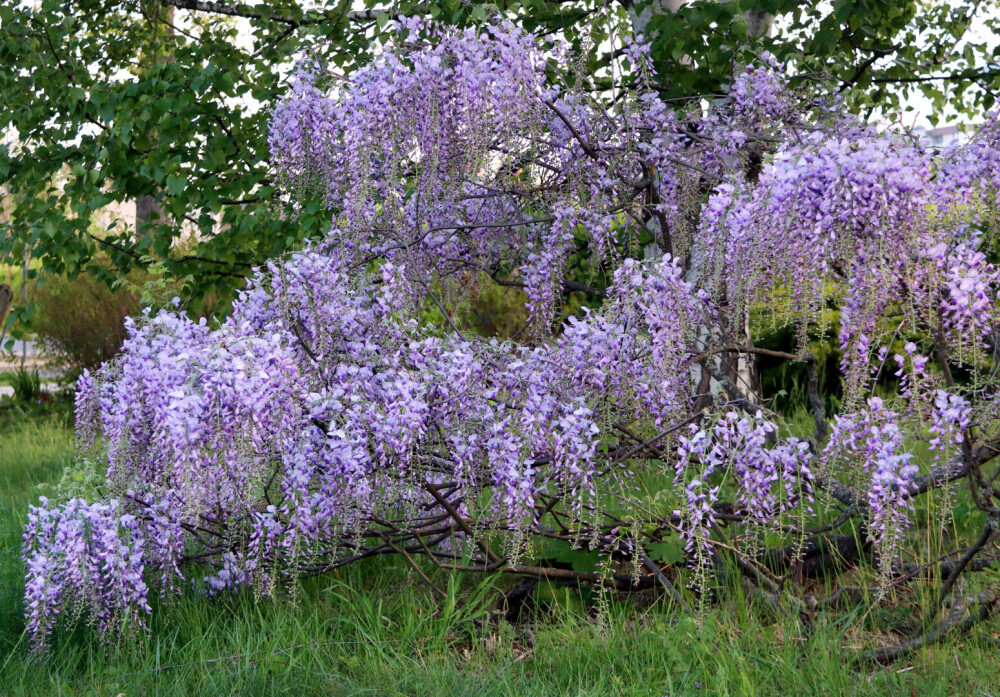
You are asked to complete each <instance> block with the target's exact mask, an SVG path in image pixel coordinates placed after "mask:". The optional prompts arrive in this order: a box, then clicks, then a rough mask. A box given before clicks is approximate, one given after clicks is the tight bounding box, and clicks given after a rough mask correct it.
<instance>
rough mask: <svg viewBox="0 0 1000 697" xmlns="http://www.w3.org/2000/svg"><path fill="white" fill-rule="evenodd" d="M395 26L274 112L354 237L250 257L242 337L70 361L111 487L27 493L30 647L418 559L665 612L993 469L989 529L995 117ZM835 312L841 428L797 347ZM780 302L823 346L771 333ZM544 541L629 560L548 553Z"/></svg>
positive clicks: (153, 339)
mask: <svg viewBox="0 0 1000 697" xmlns="http://www.w3.org/2000/svg"><path fill="white" fill-rule="evenodd" d="M397 33H398V36H397V40H396V42H395V43H394V44H392V45H390V46H389V47H388V48H387V50H386V51H385V53H384V55H382V56H381V57H380V58H379V59H378V60H376V61H374V62H373V63H372V64H371V65H369V66H368V67H366V68H364V69H361V70H359V71H358V72H356V73H354V74H352V75H350V76H349V77H348V78H344V79H338V80H336V81H335V85H334V86H333V87H331V85H330V84H328V83H329V82H330V80H331V76H330V75H329V74H328V73H327V72H326V70H325V68H324V66H322V65H318V64H316V63H315V62H312V61H310V60H305V61H303V62H302V63H301V64H300V66H299V68H298V70H297V72H296V75H295V77H294V80H293V83H292V87H291V91H290V93H289V95H288V96H287V98H286V99H285V100H284V101H283V102H282V103H281V104H279V105H278V106H277V107H276V108H275V110H274V112H273V118H272V124H271V136H270V144H271V150H272V157H273V162H274V167H275V172H276V175H277V177H278V179H279V180H280V181H282V182H283V183H284V185H285V186H286V187H287V190H288V192H289V195H290V196H291V197H293V198H294V200H296V201H301V202H303V205H305V203H306V202H308V201H319V202H320V203H321V204H322V205H324V206H326V207H328V208H329V210H330V215H331V220H332V227H331V231H330V233H329V235H328V236H327V237H326V238H325V239H323V240H320V241H315V242H313V243H312V244H310V245H309V246H307V247H305V248H304V249H302V250H300V251H298V252H296V253H294V254H291V255H289V256H287V257H285V258H282V259H276V260H273V261H272V262H270V263H269V264H267V265H266V266H265V267H263V268H260V269H256V270H255V272H254V274H253V276H252V278H250V279H249V281H248V285H247V287H246V289H245V290H244V291H243V292H242V294H241V296H240V298H239V299H238V301H237V302H236V303H235V306H234V308H233V310H232V312H231V313H230V314H229V315H228V316H227V317H226V318H225V319H224V320H222V321H220V322H215V323H211V324H210V323H208V322H206V321H205V320H201V321H194V320H191V319H189V318H188V317H187V316H186V315H185V314H184V313H183V312H182V311H180V310H169V311H166V310H165V311H160V312H155V313H154V312H147V313H146V314H145V315H143V316H142V317H140V318H138V319H136V320H134V321H132V320H130V322H129V325H128V332H129V338H128V340H127V341H126V342H125V345H124V348H123V350H122V353H121V355H120V356H119V357H117V358H115V359H114V360H112V361H111V362H109V363H108V364H106V365H105V366H104V367H103V368H102V369H101V370H100V371H98V372H96V373H94V374H88V373H85V374H84V375H83V376H82V377H81V378H80V381H79V384H78V394H77V433H78V441H79V448H80V458H81V461H87V462H96V463H98V466H99V468H100V471H101V486H100V487H99V492H98V493H99V496H98V497H96V498H93V499H92V500H91V501H87V500H84V499H82V498H72V499H69V500H48V499H42V500H41V501H40V502H39V504H38V506H35V507H33V508H32V509H31V512H30V515H29V521H28V525H27V527H26V529H25V535H24V561H25V564H26V568H27V583H26V591H25V593H26V614H27V623H28V633H29V635H30V637H31V640H32V642H33V644H34V646H36V648H41V647H44V646H45V645H46V642H48V641H49V638H50V636H51V634H52V631H53V627H54V626H56V624H57V619H58V618H59V617H66V616H77V615H79V614H80V613H84V614H86V615H87V616H88V617H89V618H90V619H91V620H92V621H93V622H94V624H95V626H96V627H97V629H98V631H99V632H100V633H101V634H102V635H104V636H105V637H108V638H110V637H112V636H118V635H121V633H122V631H123V630H141V629H142V628H143V627H145V623H146V617H147V616H148V614H149V613H150V594H151V593H155V592H158V593H160V594H161V595H163V597H164V598H170V597H172V596H173V595H175V594H177V593H179V592H184V591H185V589H189V588H191V587H192V586H194V587H195V588H196V589H200V590H201V592H205V593H209V594H221V593H226V592H230V591H234V590H238V589H241V588H251V589H253V591H254V592H256V593H258V594H259V595H263V596H270V595H274V594H277V593H280V592H282V591H283V590H284V589H286V588H290V587H292V586H293V585H294V583H295V582H296V579H298V578H300V577H302V576H308V575H313V574H318V573H323V572H325V571H329V570H332V569H334V568H337V567H338V566H341V565H344V564H349V563H352V562H353V561H356V560H359V559H363V558H367V557H372V556H377V555H382V554H393V553H400V552H404V553H405V556H406V559H408V560H412V558H414V557H425V558H429V559H430V561H431V562H432V563H434V564H437V565H439V566H442V567H445V568H449V569H469V570H487V571H490V570H492V571H497V570H507V571H511V572H514V573H522V574H530V575H535V576H540V577H551V578H565V579H575V580H580V581H587V582H594V583H600V584H604V585H607V584H612V585H616V586H618V587H621V588H637V587H642V586H643V584H647V585H651V584H654V583H660V584H665V585H667V586H668V590H670V591H671V593H672V594H675V597H679V596H676V594H677V593H678V591H677V590H676V589H675V588H673V586H672V585H671V579H679V578H680V579H681V581H682V583H681V584H680V585H681V587H683V584H684V582H687V585H689V586H690V588H691V592H694V593H697V594H698V595H699V597H701V598H703V599H704V598H707V597H708V596H709V595H710V594H711V592H712V591H711V588H710V583H709V579H710V578H711V576H712V574H713V573H714V570H715V569H717V568H718V567H719V565H720V564H722V563H723V562H724V560H725V558H726V557H727V556H728V555H733V554H735V555H736V557H737V559H736V561H737V567H738V568H739V569H740V571H741V572H742V573H745V574H746V575H747V579H748V582H749V583H751V584H752V585H753V586H754V587H756V588H760V589H763V590H766V589H768V588H770V587H773V586H775V584H776V583H782V582H789V581H790V579H793V578H794V577H795V574H794V573H793V570H794V568H797V569H798V573H799V574H801V573H802V569H803V568H804V565H808V563H809V559H808V555H809V554H811V553H812V552H811V551H810V550H814V549H815V548H818V545H817V544H816V543H815V540H813V539H812V538H810V537H808V536H809V535H815V534H819V533H817V532H814V531H813V532H811V531H810V528H809V523H810V522H814V523H815V522H816V520H815V519H816V517H817V516H818V515H819V514H820V510H821V509H824V508H828V507H829V504H830V503H831V502H833V503H835V504H837V505H841V506H843V507H844V510H845V511H846V514H845V515H843V516H840V519H842V520H841V523H840V524H842V523H843V521H846V520H847V519H849V518H850V519H856V520H858V521H860V522H859V525H860V526H861V529H862V530H863V535H864V538H865V541H864V544H865V545H867V546H868V547H867V550H866V554H868V555H869V556H871V557H873V558H874V560H875V562H876V564H877V566H878V568H879V569H881V571H882V576H883V577H884V579H886V582H889V580H890V579H891V578H892V577H893V574H895V573H897V572H899V570H900V569H901V568H903V562H902V561H901V556H900V554H901V550H902V549H903V547H904V545H905V533H906V530H907V528H908V525H909V517H910V512H911V510H912V508H913V500H914V497H916V496H918V495H919V494H921V493H923V492H926V491H928V490H931V489H934V488H937V487H940V486H943V485H944V484H946V483H948V482H951V481H954V480H955V479H959V478H963V477H968V476H969V475H970V474H973V475H974V476H973V477H972V480H973V481H974V483H973V486H974V488H975V492H974V496H975V500H976V502H977V504H978V505H979V507H980V508H981V509H982V510H983V511H986V513H987V515H988V516H989V519H990V521H995V518H996V516H997V514H998V508H997V506H996V503H995V501H996V497H997V492H995V491H994V489H993V484H992V482H993V479H990V478H988V477H987V476H986V475H985V474H983V473H982V467H983V466H984V465H986V464H987V463H988V462H989V461H990V460H991V459H992V457H993V453H995V452H996V450H992V449H990V448H989V447H988V442H987V441H988V440H989V434H990V431H989V426H990V425H991V424H992V423H993V422H995V420H996V415H997V408H996V384H995V379H994V374H993V373H994V366H995V355H994V354H995V350H996V342H995V340H994V338H993V337H994V336H995V334H996V329H995V326H996V321H997V303H996V300H997V284H998V272H997V270H996V269H995V267H994V266H993V265H992V263H991V262H990V259H991V258H992V254H993V248H992V246H991V245H992V242H991V240H992V238H991V236H990V235H991V233H992V219H991V217H990V214H989V212H988V211H989V210H990V206H991V205H993V202H994V198H993V197H995V192H996V184H995V181H996V169H997V168H996V164H995V163H996V162H997V161H998V160H1000V157H998V155H997V150H996V147H995V144H996V131H997V128H998V126H997V124H996V122H995V120H994V121H990V122H988V123H987V124H986V126H985V127H984V129H983V133H981V134H980V135H979V136H978V137H977V138H976V139H975V140H974V141H973V144H972V145H971V146H969V147H967V148H964V149H963V148H956V149H953V150H949V151H947V152H945V153H943V154H935V153H932V152H931V151H929V150H926V149H923V148H922V147H921V145H920V144H919V143H917V142H914V141H913V139H912V138H910V137H908V136H907V135H906V134H903V133H893V132H888V131H884V130H881V129H878V128H876V127H873V126H870V125H865V124H862V123H860V122H859V121H857V120H856V119H854V118H852V117H849V116H847V115H845V114H842V113H840V112H839V111H838V109H837V108H836V106H829V105H827V104H826V102H824V101H823V100H821V99H814V98H811V97H809V98H807V95H802V94H799V93H797V92H796V91H795V90H794V89H792V88H791V87H790V86H789V79H788V77H787V76H786V74H785V72H784V70H783V68H782V67H781V66H780V65H777V64H776V63H775V62H774V60H773V58H771V57H770V56H767V55H764V56H761V58H760V61H759V63H758V64H755V65H751V66H747V67H746V68H745V69H744V70H742V71H741V72H739V73H738V74H737V75H735V76H734V80H733V83H732V84H733V86H732V89H731V92H730V94H729V95H728V97H727V98H726V99H724V100H720V101H718V102H717V103H715V104H713V105H711V107H710V108H706V107H705V106H704V105H700V104H689V105H683V106H677V105H673V106H668V105H667V104H665V103H664V102H662V101H661V100H660V99H659V97H658V96H657V95H656V93H655V91H652V89H651V88H650V85H651V84H652V82H651V77H652V76H651V75H650V71H651V66H650V65H649V64H648V62H647V61H645V60H644V58H643V56H645V55H646V52H645V50H644V46H643V44H642V42H641V40H636V41H634V42H632V43H630V44H629V45H627V46H626V50H625V52H624V53H625V56H626V63H625V66H626V67H629V68H630V69H631V70H632V71H633V75H638V74H640V73H641V75H642V79H640V80H638V81H637V82H638V84H639V87H632V88H627V87H625V86H622V87H620V88H619V89H620V92H618V93H617V96H616V99H615V100H614V103H613V104H611V105H609V104H607V103H605V101H602V95H601V91H600V90H599V89H598V88H597V87H596V86H595V85H588V84H587V83H586V81H585V80H578V81H577V82H576V83H575V84H573V86H572V87H570V86H567V85H564V84H560V83H559V82H558V81H556V80H555V79H554V78H553V77H552V75H553V74H556V73H555V71H547V67H549V66H551V65H553V64H556V63H559V62H560V61H568V60H569V56H570V53H571V49H570V47H568V46H565V45H563V44H561V43H560V42H559V41H557V40H546V41H544V42H540V41H538V40H537V39H536V38H535V37H533V36H531V35H530V34H527V33H524V32H522V31H521V30H519V29H516V28H515V27H513V26H510V25H492V26H486V27H483V28H480V29H466V30H464V31H456V30H453V29H446V28H443V27H439V26H437V25H434V24H431V23H423V22H421V21H418V20H407V21H402V22H400V23H399V24H398V25H397ZM581 274H582V275H581ZM588 274H589V276H587V278H588V279H589V280H587V281H586V282H584V280H581V279H582V278H583V275H588ZM491 283H497V284H500V285H501V286H503V287H511V286H514V287H520V288H523V290H524V298H526V305H527V310H528V318H529V321H528V324H527V325H526V326H525V327H524V330H523V331H522V332H520V333H519V335H518V337H517V338H515V339H500V338H497V337H484V336H479V335H477V334H476V333H475V332H472V331H470V330H469V329H468V328H467V327H466V326H464V325H462V323H461V321H460V319H459V315H455V314H453V311H452V310H453V309H454V307H456V306H458V305H460V304H461V302H462V300H463V299H464V298H465V297H466V296H467V294H468V293H469V289H470V288H471V287H474V286H478V285H487V284H491ZM570 293H573V294H576V297H580V296H587V297H589V303H588V304H586V305H585V306H584V309H582V310H580V311H575V310H573V309H572V308H573V307H579V306H580V305H579V303H577V304H576V305H568V304H567V303H566V298H567V295H568V294H570ZM831 307H835V308H837V309H838V312H837V315H836V316H835V317H834V319H832V320H831V318H830V316H829V315H830V313H829V312H828V310H829V308H831ZM566 309H570V310H571V312H570V316H568V318H566V319H564V320H560V321H559V322H556V317H557V316H558V315H559V314H560V313H563V312H564V310H566ZM831 322H836V323H838V324H839V332H840V345H841V349H842V360H841V370H842V374H843V382H844V395H843V397H844V399H843V408H842V410H841V412H842V413H840V414H839V415H838V417H837V419H836V421H835V422H834V424H833V427H832V433H831V434H830V435H829V437H828V435H827V430H828V429H827V426H826V411H827V406H826V404H825V403H824V400H823V398H822V395H820V394H819V392H818V386H817V380H816V375H815V371H816V366H815V358H814V357H813V356H812V355H811V354H809V353H808V351H807V348H808V346H807V345H808V343H809V340H810V336H814V335H815V334H816V333H818V332H822V331H825V330H826V329H827V327H828V325H829V324H830V323H831ZM786 323H792V324H794V325H795V326H796V327H797V329H798V336H799V337H800V346H799V347H798V349H797V352H795V353H783V352H780V351H767V350H763V349H756V348H755V347H754V346H753V344H752V343H751V342H750V334H749V333H748V331H751V332H754V333H756V332H762V331H764V330H765V329H766V328H767V327H768V326H773V325H775V324H777V325H784V324H786ZM761 328H763V329H761ZM918 343H919V346H918ZM903 344H905V347H904V348H902V349H899V350H902V351H903V352H902V353H898V352H895V353H894V351H896V350H897V347H898V346H902V345H903ZM761 353H764V354H767V355H771V356H772V357H778V358H783V359H785V360H789V361H793V362H799V363H802V364H804V365H805V366H806V368H807V372H808V374H809V382H810V387H809V398H810V405H811V408H812V409H813V412H814V417H815V430H814V431H813V432H811V433H803V432H801V431H795V432H793V429H791V428H790V427H789V425H788V424H785V423H784V422H783V420H782V418H781V416H780V415H779V414H777V413H775V412H772V411H771V410H770V409H769V408H768V401H767V399H765V397H766V396H765V395H760V394H759V393H758V392H757V390H756V388H755V387H754V386H753V385H752V384H750V383H748V381H747V379H746V378H747V374H746V373H745V370H744V369H745V368H746V366H748V365H749V366H751V368H752V358H753V357H754V356H755V355H759V354H761ZM735 358H739V359H740V360H738V361H734V359H735ZM740 366H743V367H742V368H741V367H740ZM959 367H961V369H962V371H963V372H962V374H961V375H960V376H959V377H956V376H955V374H954V373H955V371H957V370H958V368H959ZM751 377H752V376H751ZM886 378H893V379H895V382H892V383H891V384H890V383H887V381H886ZM887 384H890V386H894V387H895V391H894V392H893V393H892V394H888V393H886V391H885V390H886V389H887V388H886V385H887ZM876 392H878V393H877V394H876ZM810 430H812V429H810ZM920 442H925V443H927V444H928V446H927V447H928V448H929V452H932V453H934V455H933V456H932V457H930V458H928V461H927V462H926V463H921V462H920V461H919V458H918V457H917V456H916V455H915V454H914V447H915V444H918V443H920ZM654 494H655V495H654ZM723 528H725V530H723ZM815 529H816V530H820V531H821V530H822V526H820V527H817V528H815ZM765 533H772V534H777V535H783V536H785V537H786V538H788V540H789V546H788V548H785V549H784V550H782V549H773V548H767V547H766V546H765V545H764V537H765ZM670 538H674V539H679V540H681V541H682V543H683V546H684V549H685V555H686V559H685V561H684V563H683V564H681V565H680V568H677V569H674V570H672V571H671V573H670V575H669V576H670V577H669V578H668V576H667V575H665V574H664V573H663V569H661V568H659V567H655V568H649V564H652V563H653V562H651V561H650V560H649V557H648V556H647V555H646V552H645V551H644V550H646V549H647V548H652V546H653V545H656V544H660V543H662V542H664V541H665V540H669V539H670ZM543 539H552V540H559V541H565V542H568V543H570V544H571V545H574V546H576V545H583V546H588V547H590V548H591V549H595V550H597V551H599V552H600V553H601V554H603V555H604V557H603V558H604V559H605V560H606V562H605V566H603V567H602V568H600V569H595V570H593V571H579V570H574V569H568V568H562V567H559V566H554V565H548V566H546V565H543V564H540V563H538V562H536V561H535V557H534V556H533V554H534V549H535V542H536V541H538V540H543ZM723 541H725V544H720V543H722V542H723ZM621 549H628V550H631V552H630V553H629V555H626V556H629V557H630V560H631V561H630V563H631V567H630V568H624V567H621V564H622V562H620V561H616V560H617V559H618V558H619V557H620V556H621V554H620V550H621ZM775 560H778V561H777V562H775ZM858 561H862V559H860V558H859V559H858ZM644 565H645V566H644ZM644 569H645V570H644ZM790 569H791V570H790ZM647 572H649V573H647ZM775 579H777V580H775Z"/></svg>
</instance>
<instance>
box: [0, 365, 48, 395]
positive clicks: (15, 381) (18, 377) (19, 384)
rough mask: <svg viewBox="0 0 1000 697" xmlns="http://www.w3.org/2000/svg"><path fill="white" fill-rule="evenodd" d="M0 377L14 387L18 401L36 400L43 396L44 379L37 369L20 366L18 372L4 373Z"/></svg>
mask: <svg viewBox="0 0 1000 697" xmlns="http://www.w3.org/2000/svg"><path fill="white" fill-rule="evenodd" d="M0 379H2V380H3V382H6V383H7V384H8V385H10V386H11V387H13V388H14V399H16V400H17V401H18V402H26V403H27V402H34V401H36V400H37V399H39V398H40V397H41V396H42V380H41V378H39V377H38V371H37V370H30V371H29V370H25V369H24V368H19V369H18V370H17V371H16V372H13V373H4V374H3V375H2V376H0Z"/></svg>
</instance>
